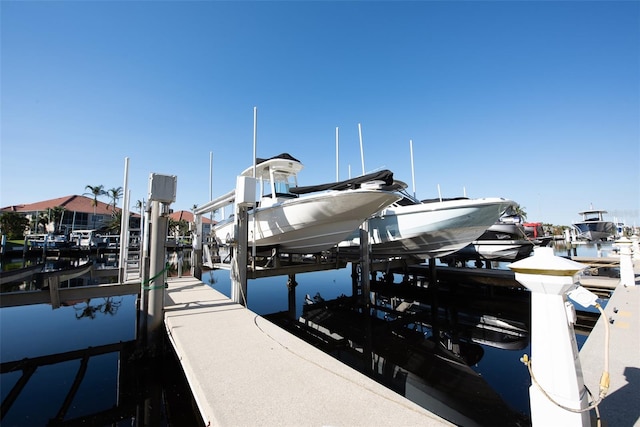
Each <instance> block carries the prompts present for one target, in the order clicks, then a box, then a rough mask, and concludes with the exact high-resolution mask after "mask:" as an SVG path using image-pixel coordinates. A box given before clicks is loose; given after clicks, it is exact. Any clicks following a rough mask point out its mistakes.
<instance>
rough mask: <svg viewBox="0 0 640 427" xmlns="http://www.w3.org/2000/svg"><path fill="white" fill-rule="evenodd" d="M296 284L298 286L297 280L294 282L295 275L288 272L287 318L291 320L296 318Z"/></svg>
mask: <svg viewBox="0 0 640 427" xmlns="http://www.w3.org/2000/svg"><path fill="white" fill-rule="evenodd" d="M296 286H298V282H296V275H295V274H290V275H289V280H287V290H288V291H289V292H288V297H289V318H290V319H291V320H295V319H296Z"/></svg>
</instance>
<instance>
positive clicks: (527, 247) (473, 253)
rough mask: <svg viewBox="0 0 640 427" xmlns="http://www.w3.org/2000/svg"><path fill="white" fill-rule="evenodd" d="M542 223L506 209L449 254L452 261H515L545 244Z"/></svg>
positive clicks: (548, 240)
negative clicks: (472, 237) (523, 217)
mask: <svg viewBox="0 0 640 427" xmlns="http://www.w3.org/2000/svg"><path fill="white" fill-rule="evenodd" d="M550 241H551V237H550V236H544V231H543V229H542V223H540V222H523V221H522V218H521V217H520V215H517V214H516V213H515V212H507V213H505V215H503V216H502V217H500V219H499V220H498V221H496V223H495V224H493V225H491V227H489V228H488V229H487V230H486V231H485V232H484V233H482V235H481V236H480V237H478V239H477V240H474V241H473V242H472V243H471V244H469V245H467V246H465V247H464V248H463V249H461V250H459V251H458V252H456V253H454V254H452V255H451V257H449V259H448V260H446V261H447V262H449V263H450V264H451V263H453V262H455V261H465V260H476V261H477V260H491V261H516V260H519V259H522V258H526V257H528V256H529V255H531V252H533V248H534V247H536V246H546V245H547V244H548V243H549V242H550Z"/></svg>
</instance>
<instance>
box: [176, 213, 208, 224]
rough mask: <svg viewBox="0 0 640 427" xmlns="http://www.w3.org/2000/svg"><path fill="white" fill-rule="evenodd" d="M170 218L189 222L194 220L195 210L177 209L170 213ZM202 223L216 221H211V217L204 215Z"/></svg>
mask: <svg viewBox="0 0 640 427" xmlns="http://www.w3.org/2000/svg"><path fill="white" fill-rule="evenodd" d="M169 218H171V219H172V220H174V221H181V220H184V221H187V222H194V219H193V212H189V211H175V212H173V213H171V214H169ZM202 223H203V224H212V223H213V224H215V223H216V221H211V220H210V219H209V218H206V217H204V216H203V217H202Z"/></svg>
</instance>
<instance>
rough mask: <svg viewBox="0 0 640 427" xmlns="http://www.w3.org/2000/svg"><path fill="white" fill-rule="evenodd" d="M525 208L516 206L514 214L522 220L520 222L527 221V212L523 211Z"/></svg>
mask: <svg viewBox="0 0 640 427" xmlns="http://www.w3.org/2000/svg"><path fill="white" fill-rule="evenodd" d="M525 209H526V208H524V207H522V206H520V205H518V206H517V207H516V208H515V209H514V211H515V213H516V215H518V216H520V218H522V222H524V221H526V220H527V211H525Z"/></svg>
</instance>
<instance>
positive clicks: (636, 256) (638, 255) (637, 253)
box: [631, 234, 640, 261]
mask: <svg viewBox="0 0 640 427" xmlns="http://www.w3.org/2000/svg"><path fill="white" fill-rule="evenodd" d="M639 240H640V238H639V237H638V235H637V234H634V235H633V236H631V253H632V258H633V260H634V261H638V260H640V244H638V241H639Z"/></svg>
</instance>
